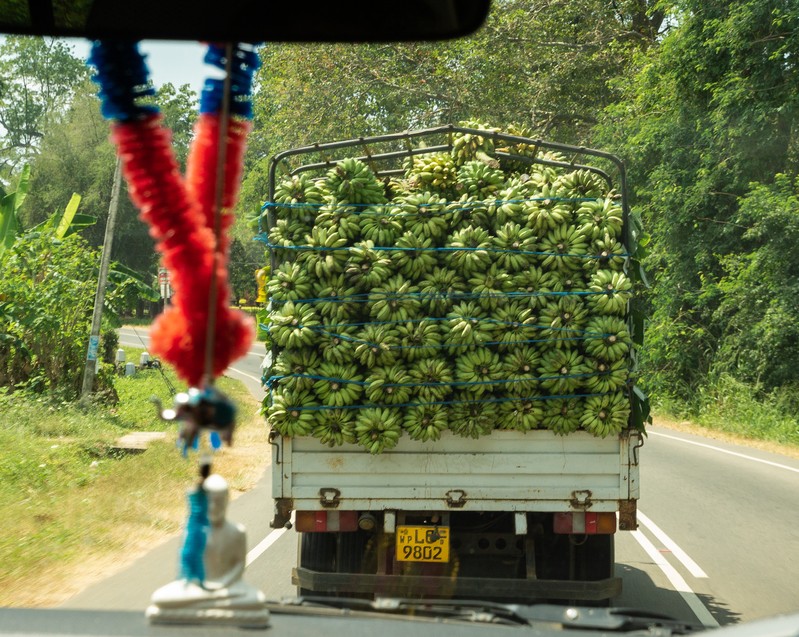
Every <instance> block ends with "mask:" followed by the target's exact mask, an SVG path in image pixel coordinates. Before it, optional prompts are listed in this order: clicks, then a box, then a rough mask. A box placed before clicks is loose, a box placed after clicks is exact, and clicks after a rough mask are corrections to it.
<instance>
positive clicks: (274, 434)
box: [267, 429, 282, 464]
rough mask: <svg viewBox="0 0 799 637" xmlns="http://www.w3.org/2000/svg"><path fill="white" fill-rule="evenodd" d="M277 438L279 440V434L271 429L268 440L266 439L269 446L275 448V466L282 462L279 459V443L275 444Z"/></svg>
mask: <svg viewBox="0 0 799 637" xmlns="http://www.w3.org/2000/svg"><path fill="white" fill-rule="evenodd" d="M278 438H280V434H279V433H278V432H277V431H275V430H274V429H272V430H271V431H270V432H269V438H267V440H268V441H269V444H270V445H272V446H273V447H274V448H275V450H276V451H275V464H281V463H282V460H281V459H280V451H281V446H280V443H278V442H275V441H276V440H277V439H278Z"/></svg>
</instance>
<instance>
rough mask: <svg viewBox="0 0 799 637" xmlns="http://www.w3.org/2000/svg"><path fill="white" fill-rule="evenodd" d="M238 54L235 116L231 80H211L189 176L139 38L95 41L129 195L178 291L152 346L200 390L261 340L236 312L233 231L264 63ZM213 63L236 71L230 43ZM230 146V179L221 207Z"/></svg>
mask: <svg viewBox="0 0 799 637" xmlns="http://www.w3.org/2000/svg"><path fill="white" fill-rule="evenodd" d="M232 50H233V55H232V56H231V65H230V70H231V77H230V81H229V86H230V94H229V106H230V111H229V112H230V116H229V117H228V116H227V114H225V113H222V105H223V102H224V98H225V95H224V90H225V81H224V80H222V79H208V80H206V82H205V87H204V89H203V93H202V96H201V100H200V115H199V118H198V120H197V123H196V124H195V128H194V139H193V142H192V145H191V149H190V152H189V157H188V160H187V166H186V176H185V178H184V177H183V176H181V174H180V169H179V166H178V162H177V160H176V158H175V156H174V151H173V149H172V145H171V132H170V131H169V130H168V129H167V128H166V127H165V126H164V121H163V120H164V118H163V115H162V114H161V113H160V111H159V109H158V108H157V106H155V105H154V104H153V100H152V96H153V95H155V90H154V89H153V87H152V83H151V82H150V80H149V74H148V70H147V66H146V64H145V60H144V57H143V55H142V54H141V53H140V52H139V49H138V44H137V43H131V42H118V41H103V42H95V43H94V44H93V46H92V50H91V54H90V57H89V63H90V64H92V65H94V66H95V67H96V69H97V73H96V75H95V76H94V81H95V82H96V83H97V84H99V86H100V91H99V95H100V99H101V100H102V113H103V116H104V117H105V118H106V119H109V120H111V139H112V141H113V142H114V144H115V145H116V146H117V152H118V153H119V156H120V158H121V159H122V169H123V174H124V176H125V179H126V181H127V183H128V192H129V195H130V197H131V199H132V200H133V202H134V204H136V206H137V207H138V208H139V210H140V215H139V216H140V218H141V219H142V220H143V221H144V222H146V223H147V224H148V225H149V227H150V235H151V236H152V237H153V239H154V240H155V241H156V249H157V250H158V252H160V253H161V255H162V258H163V263H164V266H165V267H166V268H167V270H169V274H170V280H171V282H172V286H173V288H174V293H173V296H172V305H171V306H170V307H168V308H166V310H165V311H164V312H163V313H162V314H161V315H159V316H158V318H157V319H156V320H155V322H154V323H153V326H152V328H151V330H150V339H151V349H152V350H153V351H154V352H156V353H158V354H159V355H160V356H162V357H163V358H164V359H165V360H167V361H169V362H170V363H172V364H173V365H174V367H175V370H176V372H177V374H178V375H179V376H180V377H181V378H182V379H183V380H185V381H186V382H187V383H188V384H189V385H192V386H199V385H207V384H209V383H212V382H213V378H215V377H216V376H218V375H220V374H222V373H223V372H224V370H225V369H226V368H227V367H228V365H230V364H231V363H232V362H233V361H234V360H236V359H238V358H239V357H241V356H243V355H244V354H245V353H246V352H247V350H248V348H249V346H250V343H251V342H252V339H253V336H254V323H253V321H252V319H251V318H250V317H249V316H247V315H246V314H244V313H243V312H240V311H238V310H233V309H231V308H230V303H229V301H230V289H229V286H228V282H227V281H228V277H227V265H228V248H229V241H228V239H227V237H226V230H227V229H228V228H229V227H230V225H231V224H232V222H233V215H232V213H231V211H232V209H233V207H234V206H235V204H236V200H237V197H238V191H239V185H240V180H241V173H242V163H243V161H242V160H243V156H244V151H245V141H246V136H247V133H248V132H249V130H250V128H251V119H252V102H251V99H250V95H251V87H252V77H253V74H254V72H255V70H256V69H257V68H258V66H259V63H258V57H257V54H256V53H255V52H254V51H253V50H250V49H246V48H243V47H242V46H236V47H233V48H232ZM205 61H206V62H207V63H209V64H213V65H215V66H217V67H220V68H228V65H227V64H226V62H227V60H226V49H225V47H224V46H221V45H215V44H211V45H209V47H208V52H207V54H206V56H205ZM222 127H225V129H226V130H225V136H224V137H223V138H221V137H220V128H222ZM220 139H222V143H221V144H220ZM220 145H221V146H222V147H223V148H222V150H223V153H224V161H223V162H222V164H221V165H223V166H224V176H223V178H222V182H221V202H220V203H221V210H217V199H218V195H217V190H218V184H217V166H218V165H219V163H220V162H219V161H218V154H219V150H220ZM217 215H220V216H219V218H217ZM212 282H213V286H214V287H213V288H212ZM214 288H215V289H214ZM212 301H213V302H212ZM209 323H211V324H212V325H213V330H212V331H209V330H208V328H207V326H208V324H209ZM209 340H210V343H209ZM208 347H211V348H212V351H210V352H209V356H210V361H211V362H210V365H209V364H208V360H207V358H208V357H207V356H206V349H207V348H208ZM206 367H210V368H209V369H206ZM209 376H210V377H209Z"/></svg>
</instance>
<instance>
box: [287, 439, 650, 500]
mask: <svg viewBox="0 0 799 637" xmlns="http://www.w3.org/2000/svg"><path fill="white" fill-rule="evenodd" d="M631 439H632V445H631ZM273 442H274V446H273V457H272V471H273V481H272V491H273V496H274V497H275V498H287V499H290V500H291V501H292V504H293V506H292V508H293V509H295V510H299V511H312V510H324V509H326V508H330V503H329V502H327V504H328V506H324V505H323V499H327V500H329V498H331V497H335V498H336V499H337V504H336V508H338V509H340V510H359V511H363V510H373V511H379V510H387V509H393V510H405V511H441V510H447V509H450V510H457V511H542V512H559V511H573V510H585V506H584V504H583V503H584V501H585V499H586V498H587V499H588V503H589V507H588V510H591V511H617V510H618V508H619V500H630V499H637V498H638V484H639V482H638V465H637V462H636V461H635V453H634V449H633V448H632V447H633V446H634V445H635V442H637V436H636V435H633V436H631V435H630V434H629V433H627V432H625V433H623V434H621V435H620V436H618V437H608V438H604V439H602V438H596V437H594V436H592V435H591V434H589V433H587V432H582V431H578V432H574V433H572V434H569V435H566V436H559V435H556V434H554V433H553V432H551V431H530V432H517V431H502V430H498V431H494V432H492V433H491V435H489V436H483V437H481V438H478V439H476V440H475V439H471V438H463V437H461V436H457V435H454V434H452V433H450V432H444V435H442V438H441V440H438V441H435V442H427V443H422V442H418V441H414V440H411V439H409V438H402V439H400V441H399V444H398V445H397V446H396V447H395V448H394V449H391V450H388V451H385V452H383V453H382V454H378V455H371V454H369V453H368V452H367V451H365V450H364V449H363V448H362V447H359V446H357V445H343V446H341V447H333V448H331V447H327V446H325V445H323V444H321V443H320V442H319V441H318V440H317V439H315V438H311V437H299V438H281V437H279V436H278V437H276V438H275V439H274V441H273Z"/></svg>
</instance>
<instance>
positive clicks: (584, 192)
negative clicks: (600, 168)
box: [553, 169, 608, 200]
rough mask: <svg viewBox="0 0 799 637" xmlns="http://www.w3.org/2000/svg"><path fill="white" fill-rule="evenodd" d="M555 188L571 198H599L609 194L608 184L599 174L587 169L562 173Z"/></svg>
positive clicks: (560, 194) (556, 181)
mask: <svg viewBox="0 0 799 637" xmlns="http://www.w3.org/2000/svg"><path fill="white" fill-rule="evenodd" d="M553 188H554V190H555V192H556V193H558V195H559V196H561V197H568V198H570V199H575V200H577V199H597V198H599V197H605V196H606V195H607V194H608V185H607V183H606V182H605V181H604V180H603V179H602V177H600V176H599V175H598V174H596V173H594V172H592V171H590V170H585V169H580V170H575V171H574V172H571V173H568V174H566V175H561V176H560V177H558V178H557V179H556V180H555V183H554V184H553Z"/></svg>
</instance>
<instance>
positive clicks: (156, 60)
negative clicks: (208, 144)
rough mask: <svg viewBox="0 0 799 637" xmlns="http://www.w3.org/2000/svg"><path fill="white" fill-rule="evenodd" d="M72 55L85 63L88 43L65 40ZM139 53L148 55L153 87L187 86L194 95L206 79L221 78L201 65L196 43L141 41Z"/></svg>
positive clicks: (219, 73) (202, 50)
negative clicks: (70, 47) (163, 85)
mask: <svg viewBox="0 0 799 637" xmlns="http://www.w3.org/2000/svg"><path fill="white" fill-rule="evenodd" d="M65 41H66V42H67V43H68V44H70V45H71V46H72V48H73V50H74V52H75V55H77V56H79V57H81V58H83V59H86V57H87V56H88V54H89V47H90V43H89V41H88V40H82V39H76V38H65ZM139 50H140V51H141V52H142V53H144V54H146V55H147V58H146V62H147V66H148V68H149V69H150V77H151V78H152V80H153V84H155V86H156V87H159V86H161V85H162V84H165V83H166V82H171V83H172V84H174V85H175V86H176V87H178V86H181V85H183V84H190V85H191V88H192V89H194V92H195V93H197V95H199V94H200V91H201V90H202V87H203V82H204V81H205V78H206V77H222V71H221V70H219V69H217V68H215V67H213V66H208V65H207V64H204V63H203V56H204V55H205V46H203V45H201V44H199V43H197V42H163V41H157V40H144V41H142V42H141V44H140V45H139Z"/></svg>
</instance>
